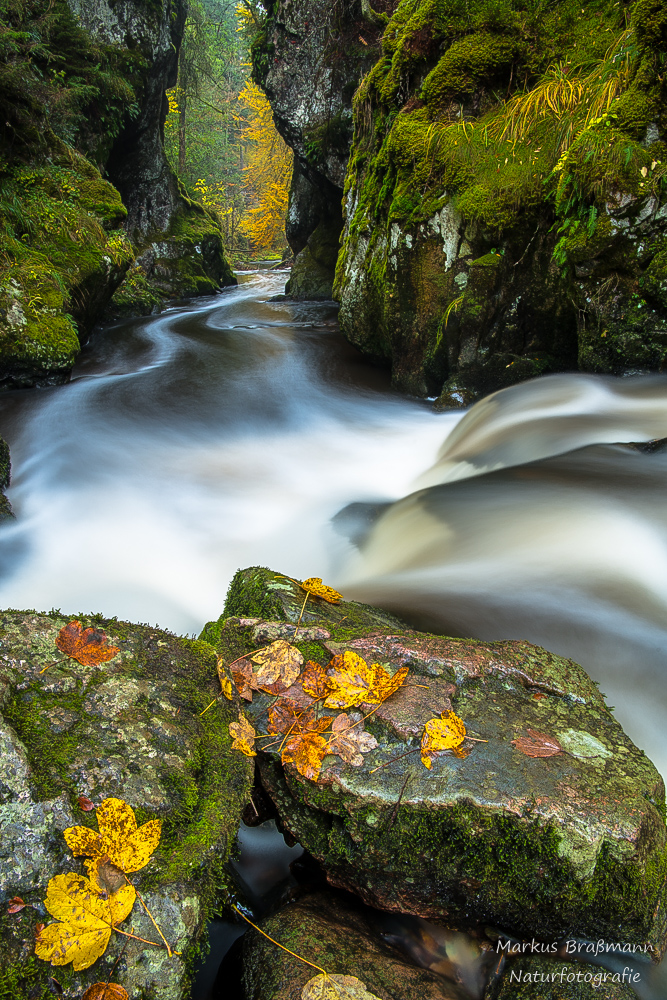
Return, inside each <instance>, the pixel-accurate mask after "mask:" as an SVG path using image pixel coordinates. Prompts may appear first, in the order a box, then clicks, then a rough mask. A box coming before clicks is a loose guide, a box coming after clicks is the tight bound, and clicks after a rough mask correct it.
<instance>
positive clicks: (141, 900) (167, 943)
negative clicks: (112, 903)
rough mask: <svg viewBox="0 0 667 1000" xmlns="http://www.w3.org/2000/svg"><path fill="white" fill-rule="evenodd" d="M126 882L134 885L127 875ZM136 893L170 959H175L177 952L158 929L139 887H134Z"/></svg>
mask: <svg viewBox="0 0 667 1000" xmlns="http://www.w3.org/2000/svg"><path fill="white" fill-rule="evenodd" d="M123 875H125V872H123ZM125 881H126V882H127V884H128V885H132V882H130V880H129V878H128V877H127V875H125ZM134 891H135V892H136V894H137V899H138V900H139V902H140V903H141V905H142V906H143V908H144V910H145V911H146V913H147V914H148V916H149V917H150V919H151V922H152V924H153V927H154V928H155V930H156V931H157V932H158V934H159V935H160V937H161V938H162V940H163V941H164V946H165V948H166V949H167V954H168V955H169V958H172V957H173V955H174V954H175V952H173V951H172V950H171V948H170V947H169V942H168V941H167V939H166V937H165V936H164V934H163V933H162V931H161V930H160V928H159V927H158V925H157V922H156V920H155V917H154V916H153V914H152V913H151V911H150V910H149V909H148V907H147V906H146V904H145V902H144V899H143V896H142V895H141V893H140V892H139V890H138V889H137V887H136V886H134Z"/></svg>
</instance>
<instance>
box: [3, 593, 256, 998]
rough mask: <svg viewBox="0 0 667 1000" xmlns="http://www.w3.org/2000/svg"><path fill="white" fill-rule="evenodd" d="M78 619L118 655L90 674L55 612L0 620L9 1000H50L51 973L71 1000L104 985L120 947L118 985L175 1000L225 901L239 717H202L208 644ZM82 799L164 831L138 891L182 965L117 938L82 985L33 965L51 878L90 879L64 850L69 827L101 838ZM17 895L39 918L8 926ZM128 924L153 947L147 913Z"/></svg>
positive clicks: (239, 770)
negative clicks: (234, 728) (64, 637)
mask: <svg viewBox="0 0 667 1000" xmlns="http://www.w3.org/2000/svg"><path fill="white" fill-rule="evenodd" d="M77 620H78V621H80V622H81V624H82V625H83V626H84V627H88V626H91V627H94V628H97V629H102V630H103V631H104V632H105V633H106V635H107V636H108V638H109V641H110V642H111V643H112V644H114V645H116V646H118V647H119V649H120V652H119V653H118V654H117V655H116V656H115V657H114V658H113V659H111V660H109V661H108V662H107V663H103V664H101V665H100V666H98V667H86V666H83V665H81V664H79V663H78V662H77V661H75V660H73V659H70V658H68V657H67V656H65V655H64V654H63V653H61V652H60V650H58V649H57V647H56V645H55V638H56V636H57V634H58V632H59V630H60V628H61V627H62V626H63V625H64V624H66V622H67V621H68V619H67V618H65V617H64V616H63V615H61V614H60V613H59V612H55V611H54V612H51V613H49V614H38V613H35V612H22V611H6V612H0V741H1V742H2V747H3V754H2V759H1V760H0V909H1V910H2V917H0V997H2V998H4V997H9V996H10V995H11V997H12V998H14V1000H34V997H37V996H46V995H47V994H48V990H49V980H50V976H51V975H53V974H54V972H55V974H56V977H57V979H58V981H59V982H60V984H61V986H62V988H63V990H64V991H65V992H64V995H65V996H68V997H78V996H80V995H81V993H82V992H83V990H84V989H85V988H86V987H87V986H88V985H90V984H91V983H93V982H96V981H104V980H105V979H106V978H107V976H108V973H109V972H110V971H111V968H112V966H113V965H114V962H115V961H116V959H118V958H119V956H120V954H121V950H122V949H123V944H124V943H125V941H127V947H126V948H125V950H124V952H123V955H122V957H121V958H120V960H119V962H118V965H117V966H116V968H115V972H114V981H115V982H119V983H120V984H121V985H123V986H125V988H126V989H127V990H128V992H129V993H130V995H131V996H132V997H134V998H136V1000H154V998H155V997H156V996H159V997H160V998H161V1000H163V998H164V1000H181V997H182V996H183V995H184V994H185V993H187V989H188V982H189V976H190V973H191V971H192V968H193V965H194V962H195V960H196V958H197V956H198V954H199V953H200V951H201V948H202V946H203V943H204V942H205V936H204V937H202V935H203V932H204V928H205V926H206V922H207V920H208V919H209V918H210V916H211V915H212V913H213V912H214V911H215V910H216V909H218V908H219V907H220V906H221V905H222V902H223V900H224V898H225V895H226V891H227V875H226V874H225V871H224V864H225V861H226V860H227V858H228V856H229V852H230V850H231V848H232V845H233V843H234V841H235V836H236V831H237V829H238V824H239V820H240V816H241V813H242V811H243V807H244V805H245V803H246V801H247V799H248V796H249V793H250V787H251V783H252V775H253V768H252V764H251V763H250V762H249V761H248V759H247V758H244V757H242V756H241V755H238V754H237V753H236V752H231V750H230V744H231V738H230V736H229V732H228V724H229V722H230V721H232V720H233V719H234V718H235V717H236V713H237V709H235V708H233V707H232V706H231V705H229V703H227V702H225V701H221V702H218V703H216V705H215V706H214V708H213V709H211V710H210V711H209V712H208V713H206V714H205V715H203V716H201V715H200V713H201V712H202V711H203V709H204V708H205V707H206V705H207V704H208V703H209V702H210V701H211V699H212V698H214V697H215V694H216V692H217V690H218V688H219V684H218V682H217V674H216V666H215V662H216V660H215V651H214V650H213V649H212V647H211V646H210V645H209V644H208V643H206V642H203V641H201V640H190V639H182V638H178V637H176V636H173V635H171V634H170V633H168V632H164V631H161V630H160V629H157V628H150V627H149V626H142V625H133V624H130V623H127V622H121V621H117V620H116V619H111V620H109V619H105V618H103V617H102V616H100V615H79V616H78V618H77ZM80 795H85V796H87V797H88V798H90V799H91V800H92V801H93V802H94V803H96V804H99V802H100V801H101V800H103V799H104V798H107V797H109V796H116V797H119V798H122V799H124V800H125V801H126V802H128V803H129V804H130V805H131V806H132V807H133V809H134V811H135V814H136V816H137V821H138V822H139V823H142V822H145V821H146V820H148V819H153V818H155V817H158V818H161V819H162V822H163V827H162V838H161V841H160V844H159V847H158V849H157V850H156V852H155V854H154V855H153V858H152V860H151V861H150V863H149V864H148V866H147V867H146V868H144V869H143V870H141V871H140V872H137V873H136V875H133V876H132V878H133V881H134V882H135V884H136V885H137V887H138V888H139V891H140V892H141V894H142V896H143V897H144V899H145V900H146V902H147V904H148V906H149V907H150V909H151V912H152V913H153V914H154V915H155V916H156V919H157V920H158V922H159V923H160V925H161V928H162V930H163V933H164V934H165V937H166V938H167V940H169V941H170V944H171V945H172V947H173V948H174V949H175V950H177V951H180V952H182V954H181V955H180V956H173V957H172V958H169V957H168V955H167V952H166V951H165V950H164V949H162V948H157V947H149V946H145V945H143V944H141V942H138V941H133V940H128V939H122V940H121V938H120V936H118V935H113V936H112V940H111V942H110V944H109V946H108V948H107V951H106V952H105V954H104V955H103V956H102V957H101V958H100V959H98V960H97V962H95V963H94V964H93V965H92V966H91V967H90V968H89V969H88V970H85V971H84V972H80V973H75V972H73V971H72V967H71V965H68V966H64V967H63V968H58V969H57V970H54V969H53V968H52V967H51V966H50V965H49V964H47V963H46V962H43V961H40V960H38V959H36V958H35V956H34V925H35V923H36V922H37V921H38V920H42V919H44V917H43V916H42V913H43V911H42V910H41V906H42V901H43V899H44V897H45V893H46V886H47V883H48V881H49V879H50V878H52V877H53V876H54V875H56V874H59V873H64V872H67V871H77V872H81V873H82V874H85V870H84V868H83V864H82V860H81V859H80V858H76V859H74V858H72V857H71V854H70V852H69V849H68V848H67V846H66V844H65V840H64V838H63V836H62V831H63V829H65V828H66V827H67V826H71V825H74V824H78V825H86V826H91V827H93V828H96V823H95V813H94V812H84V811H82V809H81V808H80V807H79V804H78V798H79V796H80ZM14 895H18V896H21V897H22V898H23V899H24V900H25V901H26V902H27V903H31V904H32V903H34V904H35V905H36V906H37V907H38V909H33V908H32V907H31V906H28V907H26V908H25V909H24V910H22V911H21V912H20V913H18V914H7V913H6V901H7V900H8V899H10V898H11V897H12V896H14ZM47 919H48V918H47ZM132 923H133V925H134V933H135V934H138V935H139V936H140V937H143V938H146V939H148V940H155V929H154V927H153V925H152V924H151V922H150V921H149V919H148V917H147V916H146V915H145V914H144V913H143V912H142V911H141V907H140V906H139V904H138V903H137V904H136V905H135V910H134V912H133V914H132ZM48 995H50V994H48Z"/></svg>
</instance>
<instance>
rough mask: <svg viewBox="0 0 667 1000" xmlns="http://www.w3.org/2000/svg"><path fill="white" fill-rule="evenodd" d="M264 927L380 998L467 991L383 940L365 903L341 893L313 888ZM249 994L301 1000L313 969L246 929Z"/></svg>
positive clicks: (258, 999)
mask: <svg viewBox="0 0 667 1000" xmlns="http://www.w3.org/2000/svg"><path fill="white" fill-rule="evenodd" d="M261 927H262V930H263V931H264V932H265V933H266V934H269V935H270V936H271V937H272V938H274V939H275V940H276V941H279V942H280V943H281V944H282V945H284V946H285V947H286V948H289V949H290V950H291V951H295V952H297V954H299V955H303V957H304V958H305V959H307V960H308V961H309V962H313V964H315V965H319V966H320V968H323V969H326V970H327V972H328V973H330V974H333V975H344V976H356V977H357V979H360V980H361V981H362V983H364V984H365V986H366V989H367V990H368V991H369V992H370V993H372V994H373V995H374V996H377V997H381V998H382V1000H465V998H466V997H467V996H468V994H467V993H466V992H464V991H463V990H462V989H460V988H459V987H458V986H456V985H455V984H454V983H451V982H447V980H446V979H443V978H442V977H441V976H439V975H437V974H436V973H433V972H429V971H428V970H427V969H420V968H418V967H417V966H415V965H412V964H410V963H409V962H408V961H406V959H404V958H402V957H401V956H400V954H399V953H398V952H396V951H395V950H394V949H393V948H392V947H391V946H390V945H388V944H387V943H385V941H383V940H382V938H381V937H380V934H379V933H378V929H377V928H376V927H373V925H372V923H371V921H370V919H369V917H368V914H367V913H365V912H364V910H363V908H361V907H357V906H355V905H354V902H353V900H351V899H350V898H349V897H346V896H345V895H343V894H342V893H314V894H312V895H310V896H307V897H305V898H304V899H300V900H299V901H298V902H297V903H296V904H295V905H293V906H289V907H286V908H285V909H283V910H281V911H280V912H279V913H277V914H276V915H275V916H273V917H270V918H269V919H268V920H264V921H263V922H262V925H261ZM243 965H244V986H245V990H246V994H245V995H246V998H247V1000H300V998H301V990H302V989H303V987H304V985H305V984H306V983H307V982H308V980H309V979H311V978H312V977H313V976H316V975H317V970H316V969H312V968H309V967H308V966H307V965H304V963H303V962H300V961H299V960H298V959H296V958H293V957H292V956H291V955H287V954H286V953H285V952H284V951H281V950H279V949H278V948H276V947H275V945H273V944H271V943H270V942H269V941H267V940H266V938H264V937H261V936H260V935H259V934H258V933H257V932H256V931H252V930H251V931H249V932H248V933H247V934H246V935H245V938H244V942H243Z"/></svg>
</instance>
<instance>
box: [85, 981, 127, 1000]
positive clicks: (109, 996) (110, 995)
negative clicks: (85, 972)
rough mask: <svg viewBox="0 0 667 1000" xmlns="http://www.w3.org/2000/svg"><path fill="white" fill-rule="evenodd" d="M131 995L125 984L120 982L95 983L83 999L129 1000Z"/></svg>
mask: <svg viewBox="0 0 667 1000" xmlns="http://www.w3.org/2000/svg"><path fill="white" fill-rule="evenodd" d="M129 998H130V995H129V993H128V992H127V990H126V989H125V987H124V986H120V985H119V984H118V983H93V985H92V986H89V987H88V989H87V990H86V992H85V993H84V994H83V996H82V997H81V1000H129Z"/></svg>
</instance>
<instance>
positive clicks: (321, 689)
mask: <svg viewBox="0 0 667 1000" xmlns="http://www.w3.org/2000/svg"><path fill="white" fill-rule="evenodd" d="M301 687H302V688H303V690H304V691H305V692H306V694H309V695H310V696H311V698H315V699H316V700H317V701H320V700H321V699H322V698H326V696H327V695H328V694H331V692H332V691H333V690H335V687H336V685H335V684H334V683H333V681H332V680H331V679H330V678H329V677H327V673H326V671H325V669H324V667H321V666H320V665H319V663H315V661H314V660H308V663H307V664H306V666H305V667H304V670H303V673H302V674H301Z"/></svg>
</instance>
